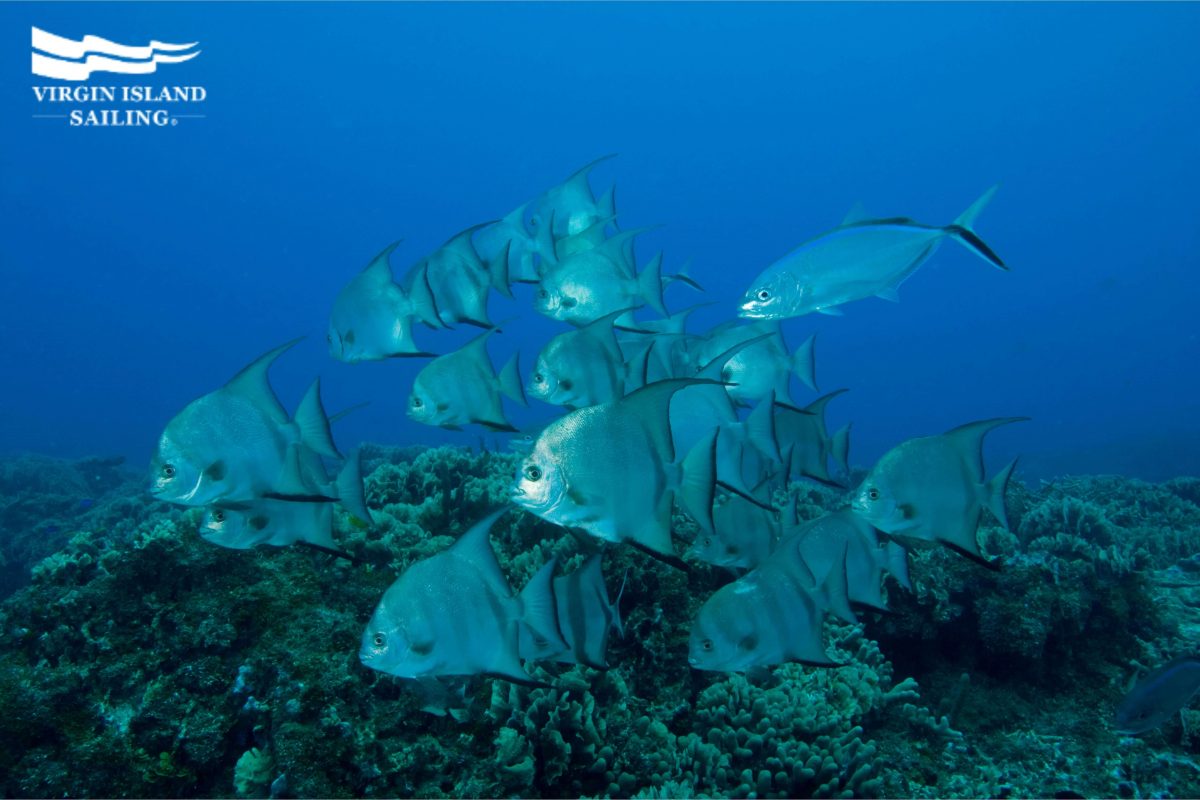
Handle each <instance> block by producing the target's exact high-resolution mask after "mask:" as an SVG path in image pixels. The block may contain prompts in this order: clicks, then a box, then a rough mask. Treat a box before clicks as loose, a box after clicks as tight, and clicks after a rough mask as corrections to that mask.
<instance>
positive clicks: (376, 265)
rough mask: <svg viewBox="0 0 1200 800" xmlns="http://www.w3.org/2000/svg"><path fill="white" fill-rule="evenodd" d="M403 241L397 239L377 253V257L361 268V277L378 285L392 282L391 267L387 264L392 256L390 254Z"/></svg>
mask: <svg viewBox="0 0 1200 800" xmlns="http://www.w3.org/2000/svg"><path fill="white" fill-rule="evenodd" d="M403 241H404V240H403V239H397V240H396V241H394V242H392V243H391V244H389V245H388V246H387V247H385V248H383V249H382V250H380V251H379V255H377V256H375V257H374V258H372V259H371V263H369V264H367V265H366V266H365V267H363V271H362V273H361V274H362V275H365V276H367V277H369V278H370V279H371V280H373V281H378V282H379V283H391V282H392V267H391V265H390V264H389V263H388V262H389V259H390V258H391V256H392V252H393V251H394V250H395V249H396V248H397V247H399V246H400V243H401V242H403Z"/></svg>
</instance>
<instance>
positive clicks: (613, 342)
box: [579, 308, 633, 361]
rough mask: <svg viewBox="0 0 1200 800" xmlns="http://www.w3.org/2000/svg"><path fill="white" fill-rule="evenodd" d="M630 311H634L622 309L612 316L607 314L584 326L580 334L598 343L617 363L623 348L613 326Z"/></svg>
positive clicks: (614, 312)
mask: <svg viewBox="0 0 1200 800" xmlns="http://www.w3.org/2000/svg"><path fill="white" fill-rule="evenodd" d="M630 311H633V309H632V308H622V309H620V310H618V311H613V312H612V313H610V314H605V315H604V316H603V317H600V318H598V319H594V320H592V321H591V322H589V323H588V324H587V325H584V326H583V327H582V328H580V329H579V332H580V333H581V334H583V335H584V336H587V337H588V338H589V339H592V340H593V341H595V342H597V343H598V344H599V345H600V346H601V347H603V348H604V350H605V352H607V353H608V354H609V356H611V357H612V358H613V359H614V360H615V361H620V360H621V347H620V345H618V344H617V335H616V334H615V333H614V332H613V325H614V324H615V323H616V321H617V318H618V317H620V316H621V315H622V314H626V313H628V312H630Z"/></svg>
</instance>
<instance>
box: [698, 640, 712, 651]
mask: <svg viewBox="0 0 1200 800" xmlns="http://www.w3.org/2000/svg"><path fill="white" fill-rule="evenodd" d="M700 647H701V648H702V649H703V650H704V652H706V653H711V652H712V649H713V640H712V639H705V640H704V641H703V642H701V643H700Z"/></svg>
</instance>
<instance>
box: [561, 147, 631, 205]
mask: <svg viewBox="0 0 1200 800" xmlns="http://www.w3.org/2000/svg"><path fill="white" fill-rule="evenodd" d="M616 157H617V154H616V153H609V154H608V155H606V156H600V157H599V158H597V159H595V160H594V161H589V162H588V163H586V164H584V165H583V166H582V167H580V168H579V169H577V170H575V171H574V172H572V173H571V174H570V175H569V176H567V179H566V180H565V181H563V182H562V183H560V184H559V186H560V187H562V188H566V187H567V186H570V185H571V184H575V185H576V188H577V189H579V190H581V191H583V192H585V193H586V194H587V196H588V197H594V196H593V195H592V186H591V184H590V183H588V176H589V175H590V174H591V172H592V170H593V169H595V168H596V165H597V164H600V163H601V162H604V161H608V160H609V159H610V158H616Z"/></svg>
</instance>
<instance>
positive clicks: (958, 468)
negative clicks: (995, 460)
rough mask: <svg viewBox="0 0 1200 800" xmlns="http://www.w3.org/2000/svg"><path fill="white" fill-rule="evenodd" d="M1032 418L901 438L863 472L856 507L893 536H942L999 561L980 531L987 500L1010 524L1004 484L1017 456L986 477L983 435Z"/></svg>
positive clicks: (993, 421) (920, 539) (954, 546)
mask: <svg viewBox="0 0 1200 800" xmlns="http://www.w3.org/2000/svg"><path fill="white" fill-rule="evenodd" d="M1026 419H1028V418H1027V417H1005V418H1001V419H987V420H982V421H980V422H971V423H968V424H966V425H960V426H959V427H957V428H954V429H952V430H949V431H946V432H945V433H943V434H942V435H940V436H924V437H921V438H917V439H909V440H908V441H907V442H904V443H902V444H899V445H897V446H896V447H894V448H892V449H891V450H889V451H888V452H887V453H885V454H884V455H883V457H882V458H880V459H879V461H878V462H877V463H876V464H875V466H874V467H873V468H872V469H871V472H870V473H869V474H868V475H867V477H865V478H863V482H862V484H861V485H860V486H859V488H858V490H857V491H856V492H855V495H854V499H853V501H852V502H851V508H853V509H854V511H855V512H856V513H858V514H860V515H862V517H863V518H864V519H865V520H866V521H867V522H869V523H871V524H872V525H874V526H875V527H876V528H878V529H879V530H881V531H883V532H884V533H886V534H887V535H889V536H891V537H893V538H896V539H900V540H901V541H904V542H916V543H922V542H925V543H928V542H941V543H943V544H945V545H947V546H949V547H951V548H952V549H954V550H957V551H958V552H960V553H962V554H963V555H965V556H968V557H969V558H972V559H974V560H976V561H979V562H981V563H983V564H984V565H985V566H989V567H993V568H995V566H996V565H995V564H993V563H992V562H990V561H988V560H987V559H985V558H984V556H983V553H982V552H981V551H980V549H979V541H978V539H977V537H976V531H977V529H978V527H979V520H980V518H981V517H982V515H983V510H984V509H985V508H986V509H988V510H989V511H991V512H992V515H993V516H995V517H996V519H997V520H998V521H999V522H1000V524H1001V525H1003V526H1004V527H1005V528H1007V527H1008V513H1007V512H1006V510H1005V507H1004V492H1005V490H1006V488H1007V487H1008V480H1009V478H1010V477H1011V476H1012V471H1013V468H1014V467H1015V466H1016V464H1017V462H1016V460H1015V459H1014V460H1013V461H1012V462H1011V463H1010V464H1009V465H1008V466H1007V467H1005V468H1004V469H1002V470H1001V471H1000V472H999V473H997V474H996V475H995V476H994V477H993V478H991V480H988V481H986V482H985V481H984V476H983V437H984V436H985V435H986V434H987V432H988V431H990V430H992V429H993V428H997V427H999V426H1001V425H1007V424H1009V423H1010V422H1022V421H1024V420H1026Z"/></svg>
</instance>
